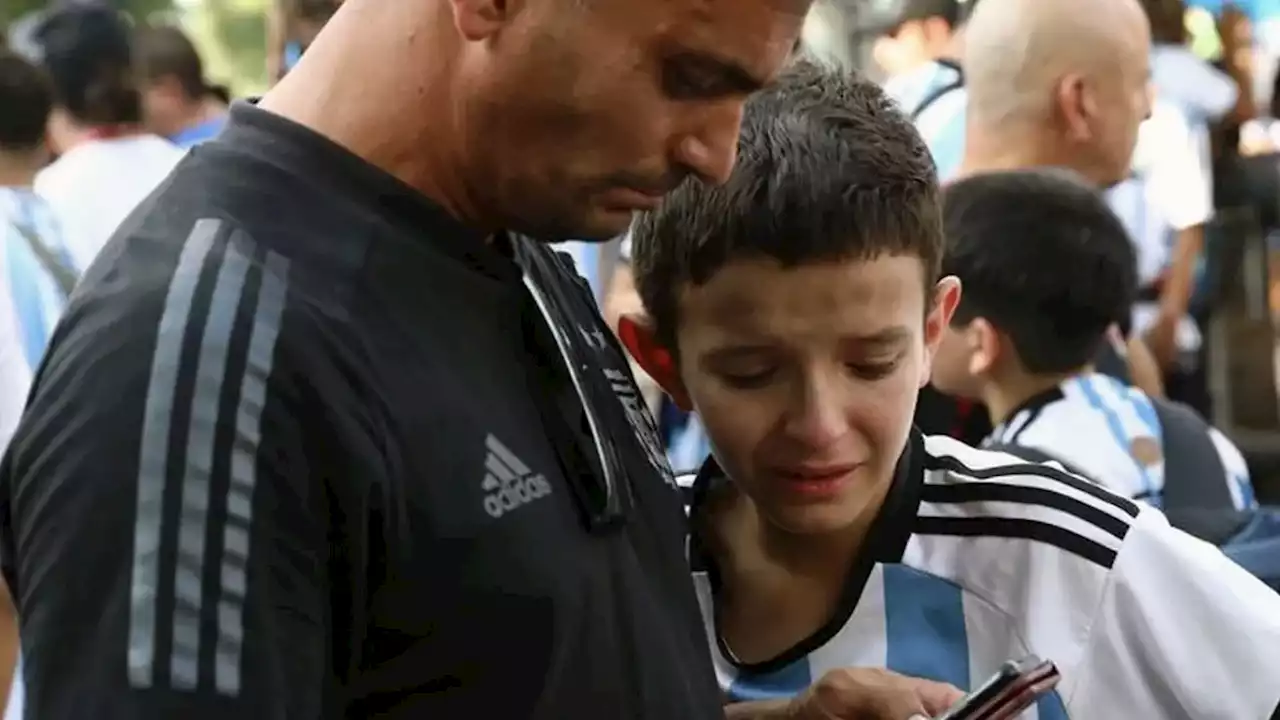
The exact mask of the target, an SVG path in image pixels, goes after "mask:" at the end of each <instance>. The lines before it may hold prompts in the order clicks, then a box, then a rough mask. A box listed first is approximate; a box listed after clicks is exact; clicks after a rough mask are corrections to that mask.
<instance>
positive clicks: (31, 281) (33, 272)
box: [0, 188, 70, 372]
mask: <svg viewBox="0 0 1280 720" xmlns="http://www.w3.org/2000/svg"><path fill="white" fill-rule="evenodd" d="M0 221H3V230H4V235H3V240H4V253H5V264H6V266H7V268H8V274H7V277H6V278H4V280H5V281H6V282H7V283H8V288H7V289H8V291H9V293H10V297H11V299H12V302H13V307H14V309H15V311H16V313H17V319H18V324H19V332H20V334H21V342H22V352H23V357H24V358H25V359H26V361H27V365H28V366H29V367H30V368H31V370H32V372H35V369H36V367H37V366H39V364H40V359H41V357H43V356H44V351H45V347H46V346H47V345H48V343H49V337H50V335H52V334H53V327H54V325H55V324H56V323H57V321H58V317H59V316H60V315H61V314H62V310H63V308H64V306H65V305H66V301H65V298H63V296H62V292H61V290H60V289H59V288H58V284H57V281H56V280H54V279H53V277H52V276H50V274H49V272H48V271H47V270H45V268H44V265H42V264H41V262H40V258H39V257H38V256H36V254H35V252H34V251H33V250H31V246H30V244H29V242H28V240H27V239H26V237H24V236H23V234H22V232H21V231H19V229H18V228H19V227H21V228H23V229H24V230H26V231H30V232H34V233H36V235H37V236H38V237H39V238H40V240H42V241H43V242H44V243H45V245H46V246H47V247H49V248H50V249H51V250H53V251H54V252H58V253H60V254H62V255H63V261H64V262H67V263H68V267H70V264H69V261H68V260H67V258H66V252H65V249H64V247H63V244H62V234H61V230H60V228H59V227H58V224H57V222H56V221H55V220H54V218H53V214H52V211H51V210H50V209H49V207H48V206H47V205H45V204H44V202H43V201H42V200H40V199H39V197H38V196H36V195H35V194H34V193H32V192H30V191H28V190H23V189H15V188H3V189H0Z"/></svg>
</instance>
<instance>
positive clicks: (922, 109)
mask: <svg viewBox="0 0 1280 720" xmlns="http://www.w3.org/2000/svg"><path fill="white" fill-rule="evenodd" d="M884 89H885V92H886V93H888V95H889V96H890V97H891V98H893V99H894V100H895V101H897V102H898V104H899V106H901V107H902V110H903V112H905V113H907V114H908V115H909V116H911V118H912V120H913V121H914V122H915V126H916V130H918V131H919V132H920V137H921V138H923V139H924V142H925V144H926V145H928V146H929V152H930V153H931V154H932V155H933V162H934V164H935V165H936V166H937V168H938V179H939V180H942V181H945V180H948V179H950V178H951V177H952V176H953V175H955V173H956V171H958V170H959V169H960V163H961V161H962V160H964V134H965V117H964V116H965V108H966V107H967V105H968V102H969V93H968V92H967V91H966V90H965V89H964V85H963V80H962V77H961V73H960V71H959V70H958V69H957V68H956V67H955V66H953V65H950V64H948V63H941V62H936V61H934V62H929V63H927V64H925V65H924V66H922V67H920V68H918V69H916V70H914V71H912V72H910V73H908V74H905V75H902V76H899V77H896V78H892V79H890V80H889V81H888V82H886V83H885V86H884Z"/></svg>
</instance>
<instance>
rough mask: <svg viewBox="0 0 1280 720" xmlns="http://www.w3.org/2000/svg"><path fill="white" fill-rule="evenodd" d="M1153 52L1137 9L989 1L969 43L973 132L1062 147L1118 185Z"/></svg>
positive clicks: (1068, 1) (1106, 3)
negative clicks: (1024, 139) (1057, 144)
mask: <svg viewBox="0 0 1280 720" xmlns="http://www.w3.org/2000/svg"><path fill="white" fill-rule="evenodd" d="M1150 46H1151V37H1150V28H1149V26H1148V23H1147V18H1146V15H1145V14H1144V13H1143V11H1142V8H1141V6H1140V5H1139V4H1138V2H1137V0H983V2H982V4H981V5H979V6H978V7H977V8H976V10H975V11H974V13H973V15H972V17H971V18H970V19H969V23H968V26H967V27H966V35H965V48H964V57H963V65H964V68H965V74H966V76H967V80H966V85H967V87H968V91H969V110H968V113H969V115H968V117H969V122H970V124H971V126H972V128H971V132H973V133H983V132H993V133H994V132H999V133H1001V134H1002V135H1006V136H1011V137H1025V138H1027V139H1028V140H1030V139H1033V138H1034V139H1035V140H1036V141H1037V142H1051V141H1052V142H1057V143H1059V144H1060V145H1061V147H1060V148H1057V150H1061V151H1066V152H1065V153H1064V154H1065V155H1066V156H1067V157H1072V158H1076V160H1077V162H1078V164H1076V165H1073V167H1075V169H1077V170H1079V171H1080V172H1082V173H1083V174H1085V175H1086V176H1089V177H1091V178H1093V179H1094V180H1095V181H1097V182H1103V183H1109V182H1116V181H1118V180H1119V179H1120V178H1121V177H1123V175H1124V173H1125V172H1126V171H1127V168H1128V162H1129V156H1130V155H1131V154H1132V152H1133V143H1134V140H1135V138H1136V136H1137V126H1138V124H1139V123H1140V122H1141V121H1142V119H1143V118H1144V117H1146V114H1147V112H1148V109H1149V99H1148V97H1147V75H1148V55H1149V53H1150ZM1012 131H1021V132H1012ZM1042 154H1044V153H1042ZM1049 154H1052V153H1049Z"/></svg>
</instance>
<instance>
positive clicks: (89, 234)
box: [35, 135, 184, 272]
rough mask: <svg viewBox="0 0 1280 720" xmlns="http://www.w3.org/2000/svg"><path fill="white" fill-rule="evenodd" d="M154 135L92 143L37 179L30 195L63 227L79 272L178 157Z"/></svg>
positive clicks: (176, 151) (175, 149)
mask: <svg viewBox="0 0 1280 720" xmlns="http://www.w3.org/2000/svg"><path fill="white" fill-rule="evenodd" d="M183 154H184V153H183V151H182V150H181V149H179V148H178V146H176V145H174V144H173V143H171V142H169V141H168V140H165V139H163V138H161V137H158V136H156V135H130V136H126V137H119V138H111V139H105V140H93V141H90V142H87V143H84V144H83V145H79V146H76V147H74V148H72V149H71V150H68V151H67V152H66V153H64V154H63V155H62V157H60V158H58V159H57V160H56V161H54V162H53V163H52V164H51V165H49V167H47V168H45V169H44V170H43V171H41V173H40V174H39V175H38V176H36V182H35V190H36V192H37V193H39V194H40V195H41V196H42V197H44V199H45V200H46V201H47V202H48V203H49V205H50V206H51V207H52V208H53V211H54V214H55V215H56V216H57V217H58V220H59V221H60V222H61V223H62V229H63V238H64V241H65V243H66V248H67V252H68V253H69V254H70V256H71V260H72V262H74V263H75V266H76V268H77V269H78V270H80V271H81V272H83V271H84V270H85V269H86V268H88V267H89V265H90V263H92V262H93V259H94V258H95V257H97V255H98V252H99V251H100V250H102V246H103V245H106V244H107V240H109V239H110V238H111V235H112V234H113V233H114V232H115V230H116V228H117V227H119V225H120V223H121V222H123V221H124V219H125V218H126V217H128V216H129V213H131V212H133V209H134V208H135V207H137V206H138V203H140V202H142V201H143V200H144V199H145V198H146V197H147V196H148V195H150V194H151V191H152V190H154V189H155V188H156V186H157V185H159V184H160V182H161V181H163V180H164V179H165V178H166V177H168V175H169V172H170V171H171V170H173V167H174V166H175V165H177V164H178V161H179V160H181V159H182V157H183Z"/></svg>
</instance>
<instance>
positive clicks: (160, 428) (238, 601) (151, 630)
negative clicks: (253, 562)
mask: <svg viewBox="0 0 1280 720" xmlns="http://www.w3.org/2000/svg"><path fill="white" fill-rule="evenodd" d="M220 234H222V233H221V227H220V223H218V222H217V221H211V220H202V221H200V222H198V223H197V224H196V227H195V229H194V230H193V231H192V234H191V236H190V238H189V239H188V241H187V245H186V246H185V247H184V250H183V253H182V256H181V257H180V259H179V264H178V268H177V270H176V271H175V273H174V277H173V280H172V282H171V285H170V288H169V293H168V296H167V298H166V304H165V309H164V312H163V314H162V318H161V327H160V333H159V336H158V340H157V345H156V349H155V358H154V360H153V366H152V375H151V384H150V386H149V387H148V392H147V403H146V418H145V420H144V432H143V441H142V448H141V457H140V462H139V479H138V498H139V499H138V515H137V525H136V528H135V535H136V537H135V553H134V583H133V587H132V596H131V601H132V615H131V624H130V631H129V677H130V680H131V682H132V684H133V685H134V686H135V687H150V686H151V685H153V684H154V683H155V662H154V661H155V653H156V632H157V617H156V597H157V589H158V588H159V587H161V582H162V581H161V578H160V568H159V547H160V543H161V538H162V537H163V535H164V532H165V527H164V525H163V522H164V520H163V508H162V505H163V496H164V493H165V484H166V480H167V477H168V473H169V466H170V464H171V462H172V460H171V458H169V456H168V455H169V436H170V431H171V429H172V428H171V423H172V417H173V413H174V402H175V394H176V393H175V389H176V386H177V384H178V373H179V368H178V366H179V363H180V358H181V355H182V352H183V350H182V348H183V342H184V336H185V335H186V334H187V330H188V327H187V326H188V324H189V322H190V317H189V316H190V315H191V312H192V307H193V302H194V297H193V296H194V293H195V291H196V287H197V285H198V283H199V281H200V276H201V274H202V272H203V270H204V267H205V266H206V264H207V260H208V257H209V254H210V251H211V249H212V247H213V244H214V239H215V238H216V237H218V236H219V235H220ZM235 240H236V238H232V241H230V242H227V243H226V245H225V248H226V249H225V252H224V255H223V257H222V261H221V264H220V266H219V267H218V269H217V275H216V279H215V282H214V286H213V294H212V297H211V299H210V304H209V312H208V318H207V320H206V322H205V324H204V330H203V334H202V336H201V340H200V351H199V354H198V359H197V364H196V370H195V378H194V387H193V392H192V396H191V400H190V402H191V408H190V425H189V430H188V433H187V446H186V449H185V461H184V462H183V464H182V469H183V473H182V477H181V479H182V485H181V494H180V498H181V499H180V502H181V514H180V516H179V520H178V523H179V525H178V528H177V542H178V548H177V554H176V558H175V568H174V576H173V582H174V587H173V594H174V614H173V618H172V633H173V635H172V655H171V656H170V658H169V675H170V681H171V683H172V686H173V687H174V688H176V689H183V690H191V689H194V688H196V686H197V685H198V683H199V679H200V658H201V647H200V643H201V640H200V632H201V627H200V626H201V617H202V614H203V611H204V608H203V604H204V599H205V587H204V577H205V565H206V560H207V556H208V554H209V553H208V551H207V549H206V548H205V539H206V537H207V536H208V529H209V522H210V518H209V507H210V493H211V491H212V479H213V478H212V474H213V468H214V462H215V458H216V449H215V446H214V444H215V437H216V433H217V429H218V427H219V425H225V424H226V423H224V422H220V421H221V417H220V414H219V413H220V408H221V405H222V399H223V396H224V394H225V390H226V387H225V384H226V382H227V381H228V380H230V381H232V382H235V379H234V378H227V377H226V375H227V366H228V359H229V358H228V354H229V351H230V349H231V339H232V335H233V333H234V332H235V329H236V325H237V318H238V317H239V313H240V306H241V304H242V303H243V300H244V295H245V292H244V291H245V285H246V280H247V278H248V277H249V271H250V261H249V258H247V257H246V256H245V254H244V252H243V251H242V250H241V249H240V248H239V247H238V245H237V243H236V242H235ZM260 275H261V282H260V285H259V288H258V293H257V306H256V308H255V309H254V312H253V316H252V326H251V330H250V333H249V342H248V349H247V356H246V358H245V372H244V376H243V378H242V379H240V380H239V382H240V385H241V387H240V388H239V390H240V392H239V396H238V407H237V408H236V415H235V421H234V426H235V435H234V439H233V442H232V446H231V449H230V451H231V458H230V463H229V468H228V469H229V474H230V478H229V482H228V487H227V498H226V508H227V518H228V521H227V523H226V524H225V527H223V528H221V530H222V532H221V533H218V532H217V530H218V528H216V527H215V533H214V537H219V536H220V537H221V540H222V544H223V548H222V551H223V553H222V567H221V568H220V573H219V575H218V577H219V581H220V587H219V591H218V597H219V601H218V607H217V610H218V613H217V647H216V649H215V652H214V658H215V672H214V677H215V684H216V687H217V689H218V691H219V692H221V693H224V694H228V695H235V694H237V693H238V692H239V687H240V657H241V649H242V644H243V643H242V641H243V625H242V615H241V607H242V605H243V600H244V596H245V589H246V588H245V585H246V578H245V568H246V567H247V564H248V552H249V534H248V529H249V523H250V521H251V518H252V515H251V498H252V494H253V487H254V481H255V478H254V473H255V463H256V455H257V448H258V445H259V439H260V435H259V425H260V420H261V414H262V409H263V406H264V404H265V399H266V385H267V378H268V377H269V376H270V374H271V369H272V368H271V365H272V361H273V358H274V354H275V344H276V338H277V336H278V333H279V325H280V320H281V316H282V314H283V308H284V299H285V295H286V292H287V285H286V282H287V280H286V279H287V275H288V263H287V261H286V260H284V259H283V258H281V257H280V256H278V255H276V254H274V253H271V252H268V253H267V258H266V263H265V268H264V269H263V270H262V272H261V273H260ZM237 352H239V350H237ZM170 531H172V530H170Z"/></svg>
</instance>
